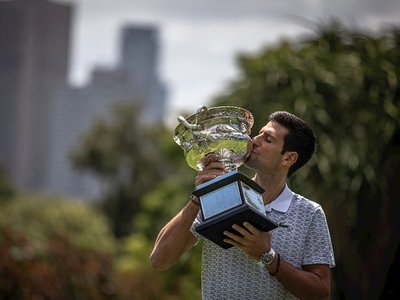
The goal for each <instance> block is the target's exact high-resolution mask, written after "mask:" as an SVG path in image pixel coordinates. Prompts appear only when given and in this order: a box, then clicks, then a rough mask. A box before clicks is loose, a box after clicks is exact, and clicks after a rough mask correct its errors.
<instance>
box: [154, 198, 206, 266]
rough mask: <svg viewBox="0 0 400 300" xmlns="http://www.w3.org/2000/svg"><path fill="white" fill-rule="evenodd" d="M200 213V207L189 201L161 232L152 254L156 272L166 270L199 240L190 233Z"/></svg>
mask: <svg viewBox="0 0 400 300" xmlns="http://www.w3.org/2000/svg"><path fill="white" fill-rule="evenodd" d="M198 212H199V206H198V205H196V204H195V203H193V202H192V201H189V202H188V203H187V204H186V206H185V207H184V208H183V209H182V210H181V211H180V212H179V213H178V214H177V215H176V216H175V217H174V218H172V219H171V220H170V221H169V222H168V223H167V224H166V225H165V226H164V227H163V228H162V229H161V231H160V233H159V234H158V236H157V239H156V241H155V244H154V248H153V251H152V252H151V254H150V262H151V265H152V266H153V268H154V269H156V270H160V271H162V270H166V269H168V268H169V267H171V266H173V265H174V264H175V263H176V262H177V261H178V260H179V258H180V257H181V256H182V255H183V254H184V253H185V252H186V251H187V250H189V249H190V248H192V247H193V246H194V245H195V244H196V242H197V240H196V238H195V237H194V235H193V234H192V232H191V231H190V228H191V226H192V223H193V221H194V219H195V218H196V216H197V213H198Z"/></svg>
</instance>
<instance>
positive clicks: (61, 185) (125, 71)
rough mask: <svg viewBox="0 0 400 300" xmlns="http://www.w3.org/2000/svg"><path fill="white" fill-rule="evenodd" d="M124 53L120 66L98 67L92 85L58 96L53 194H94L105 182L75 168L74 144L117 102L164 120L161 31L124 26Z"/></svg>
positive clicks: (54, 115)
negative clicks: (134, 106) (72, 156)
mask: <svg viewBox="0 0 400 300" xmlns="http://www.w3.org/2000/svg"><path fill="white" fill-rule="evenodd" d="M120 49H121V52H120V53H121V54H120V57H119V62H118V64H117V66H116V67H115V68H112V69H104V68H96V69H95V70H93V72H92V76H91V79H90V81H89V83H88V84H87V85H86V86H83V87H80V88H73V87H66V88H65V89H63V90H60V91H59V92H58V93H57V95H56V96H55V97H54V101H53V106H52V114H51V116H52V118H51V129H52V130H51V151H50V156H49V175H50V176H49V186H48V190H49V191H50V192H53V193H59V194H66V195H69V196H73V197H86V198H94V197H96V196H97V195H98V194H99V193H100V185H99V183H98V182H96V180H94V178H93V177H91V176H88V175H86V174H81V173H80V172H78V171H76V170H74V169H73V168H72V166H71V163H70V161H69V159H68V154H69V152H70V151H71V149H72V148H73V147H74V146H76V145H77V144H78V143H79V142H80V137H81V136H82V134H84V133H85V132H86V131H87V130H88V129H89V128H90V125H91V124H92V122H93V120H94V119H95V118H96V117H99V116H102V117H105V116H107V114H108V113H109V109H110V107H111V106H112V105H113V104H114V103H116V102H132V103H135V104H137V105H138V107H140V108H141V110H142V111H141V113H140V115H139V116H138V117H140V119H141V121H142V122H145V123H148V124H152V123H156V122H159V123H160V122H162V121H163V119H164V117H165V105H166V92H165V87H164V85H163V83H162V82H161V80H160V76H159V74H158V70H157V67H158V65H159V64H158V51H159V45H158V34H157V29H156V28H155V27H152V26H129V27H125V28H124V29H123V30H122V35H121V40H120Z"/></svg>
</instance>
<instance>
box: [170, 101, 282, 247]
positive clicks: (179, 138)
mask: <svg viewBox="0 0 400 300" xmlns="http://www.w3.org/2000/svg"><path fill="white" fill-rule="evenodd" d="M178 121H179V123H180V124H179V125H178V126H177V127H176V128H175V131H174V140H175V142H176V143H177V144H178V145H179V146H181V148H182V149H183V151H184V155H185V158H186V162H187V163H188V165H189V166H190V167H191V168H193V169H195V170H197V171H201V170H202V169H203V168H204V167H205V166H207V164H208V163H210V162H211V161H220V162H222V163H223V164H224V167H225V170H226V171H227V173H226V174H224V175H222V176H218V177H217V178H215V179H213V180H210V181H208V182H205V183H203V184H200V185H198V186H197V187H196V189H195V190H194V191H193V193H192V194H193V195H195V196H196V197H198V198H199V202H200V210H201V215H202V222H201V224H200V225H199V226H197V227H196V231H197V232H198V233H200V234H201V235H203V236H204V237H206V238H208V239H209V240H211V241H213V242H214V243H216V244H217V245H219V246H221V247H222V248H225V249H226V248H230V247H231V246H232V245H230V244H227V243H225V242H224V241H223V239H224V237H225V236H224V234H223V232H224V231H225V230H229V231H233V229H232V225H233V224H238V225H242V224H243V222H245V221H247V222H249V223H251V224H252V225H253V226H255V227H257V228H258V229H260V230H263V231H269V230H271V229H274V228H275V227H277V225H276V224H275V223H273V222H271V221H270V220H269V219H268V218H267V217H266V213H265V208H264V203H263V200H262V193H263V192H264V189H263V188H262V187H260V186H259V185H258V184H256V183H255V182H254V181H253V180H251V179H250V178H248V177H247V176H245V175H244V174H242V173H241V172H239V171H238V170H237V168H238V167H240V166H241V165H242V164H243V163H244V162H245V160H246V158H247V156H248V153H249V150H250V148H251V138H250V132H251V128H252V126H253V124H254V118H253V115H252V114H251V113H250V112H249V111H248V110H246V109H244V108H240V107H235V106H219V107H211V108H207V107H206V106H201V107H199V108H198V109H197V112H196V113H195V114H192V115H190V116H189V117H187V118H184V117H182V116H179V117H178Z"/></svg>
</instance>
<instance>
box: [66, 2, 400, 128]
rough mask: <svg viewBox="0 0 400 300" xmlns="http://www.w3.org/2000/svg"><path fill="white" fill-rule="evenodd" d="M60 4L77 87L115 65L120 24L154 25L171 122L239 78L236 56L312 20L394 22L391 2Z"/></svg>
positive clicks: (398, 5) (294, 33)
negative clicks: (71, 20)
mask: <svg viewBox="0 0 400 300" xmlns="http://www.w3.org/2000/svg"><path fill="white" fill-rule="evenodd" d="M59 1H61V0H59ZM63 2H73V3H75V5H76V15H75V25H74V39H73V49H72V54H71V69H70V76H69V78H70V81H71V82H72V83H73V84H78V85H79V84H83V83H84V82H85V81H86V80H87V79H88V77H89V74H90V72H91V69H93V68H94V67H95V66H98V65H104V66H110V67H112V66H113V65H115V64H116V60H117V56H118V53H117V41H118V39H119V38H120V37H119V30H120V28H121V27H122V26H123V25H124V24H126V23H128V22H129V23H137V24H152V25H155V26H157V27H158V28H159V31H160V39H161V42H160V47H161V50H160V51H161V53H160V54H161V58H160V63H161V66H160V73H161V77H162V78H163V79H164V80H165V81H166V83H167V85H168V86H169V94H170V96H169V111H168V113H169V116H170V120H172V121H176V118H175V117H174V116H176V115H177V113H178V112H179V111H180V110H183V109H186V110H190V111H193V110H194V109H195V108H197V106H198V105H200V104H207V103H208V101H209V100H210V99H211V97H212V96H213V95H215V94H217V93H220V92H223V90H224V88H225V87H226V86H227V83H228V82H229V81H230V80H232V79H233V78H234V77H235V76H236V75H237V71H238V70H237V68H236V65H235V57H236V55H237V54H239V53H242V52H246V53H255V52H257V51H259V50H261V49H262V47H264V46H268V45H273V44H275V43H277V42H278V41H279V40H281V39H283V38H285V37H287V38H291V39H293V38H299V37H301V36H304V35H305V34H312V33H313V30H315V24H316V23H318V22H321V21H327V20H328V19H330V18H338V19H339V20H341V21H343V23H344V24H345V25H348V26H352V27H360V28H363V29H368V30H377V29H379V28H382V27H383V26H385V25H387V24H399V20H400V1H397V0H381V1H373V0H348V1H344V0H342V1H335V2H326V1H322V0H314V1H310V0H288V1H280V2H268V1H262V0H249V1H238V0H234V1H232V0H230V1H227V0H220V1H214V0H205V1H180V0H171V1H167V2H164V1H159V0H148V1H139V0H115V1H112V2H111V1H105V0H63ZM238 37H239V38H238Z"/></svg>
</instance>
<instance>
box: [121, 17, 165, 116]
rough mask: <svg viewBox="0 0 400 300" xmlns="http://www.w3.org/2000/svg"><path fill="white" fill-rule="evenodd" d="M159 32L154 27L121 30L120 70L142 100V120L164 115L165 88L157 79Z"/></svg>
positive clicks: (129, 27)
mask: <svg viewBox="0 0 400 300" xmlns="http://www.w3.org/2000/svg"><path fill="white" fill-rule="evenodd" d="M159 49H160V47H159V45H158V31H157V30H156V28H155V27H153V26H129V25H128V26H126V27H124V28H123V29H122V39H121V46H120V51H121V55H120V60H119V64H118V67H117V68H118V69H120V70H122V71H123V72H124V73H125V74H126V75H127V77H128V81H129V83H130V84H131V85H132V86H133V88H134V89H135V91H136V93H135V96H136V97H137V99H139V100H140V99H142V101H143V102H144V103H143V110H144V111H143V113H144V116H145V117H144V121H146V120H147V121H148V122H153V121H155V120H163V118H164V117H165V116H164V114H165V105H166V100H165V98H166V90H165V86H164V85H163V83H162V82H161V81H160V76H159V73H158V67H159V55H158V52H159Z"/></svg>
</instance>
